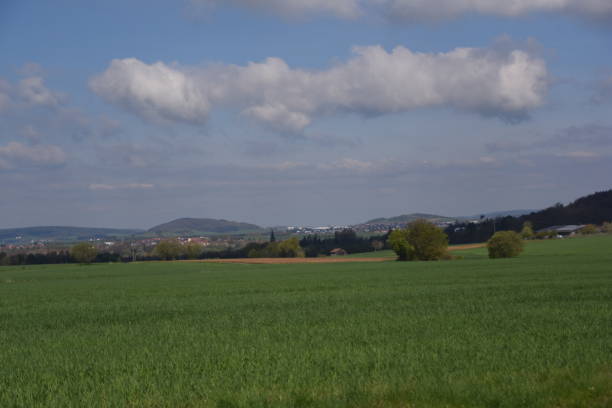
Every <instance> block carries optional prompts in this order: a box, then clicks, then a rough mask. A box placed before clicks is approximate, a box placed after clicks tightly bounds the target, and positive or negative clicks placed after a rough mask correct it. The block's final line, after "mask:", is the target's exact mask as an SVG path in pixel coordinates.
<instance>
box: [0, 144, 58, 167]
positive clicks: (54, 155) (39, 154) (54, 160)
mask: <svg viewBox="0 0 612 408" xmlns="http://www.w3.org/2000/svg"><path fill="white" fill-rule="evenodd" d="M0 159H5V160H6V161H10V162H16V163H23V164H26V165H40V166H53V165H59V164H63V163H65V162H66V153H64V151H63V150H62V149H61V148H60V147H58V146H53V145H34V146H28V145H24V144H22V143H18V142H10V143H8V144H7V145H6V146H0Z"/></svg>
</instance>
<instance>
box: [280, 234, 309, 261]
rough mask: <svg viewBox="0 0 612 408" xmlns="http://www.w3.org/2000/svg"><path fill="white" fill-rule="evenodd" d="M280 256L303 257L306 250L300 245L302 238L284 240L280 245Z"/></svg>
mask: <svg viewBox="0 0 612 408" xmlns="http://www.w3.org/2000/svg"><path fill="white" fill-rule="evenodd" d="M278 251H279V256H280V257H282V258H303V257H304V256H305V254H304V250H303V249H302V247H301V246H300V240H299V239H298V238H297V237H292V238H289V239H286V240H284V241H282V242H281V243H280V244H279V245H278Z"/></svg>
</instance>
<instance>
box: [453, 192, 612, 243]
mask: <svg viewBox="0 0 612 408" xmlns="http://www.w3.org/2000/svg"><path fill="white" fill-rule="evenodd" d="M527 221H529V222H530V223H531V224H532V225H533V229H534V230H536V231H537V230H541V229H543V228H548V227H551V226H557V225H582V224H602V223H604V222H612V190H608V191H600V192H597V193H594V194H590V195H588V196H584V197H581V198H578V199H577V200H576V201H574V202H573V203H571V204H568V205H563V204H561V203H557V204H555V205H553V206H552V207H548V208H546V209H544V210H540V211H535V212H531V213H529V214H524V215H521V216H519V217H512V216H505V217H497V218H496V219H495V221H493V220H492V219H491V218H489V219H485V220H483V221H482V222H479V223H469V222H468V221H467V220H464V221H462V223H460V224H457V225H453V226H451V227H450V228H447V229H446V233H447V234H448V236H449V240H450V243H451V244H467V243H473V242H485V241H487V240H488V239H489V238H490V236H491V235H492V234H493V231H495V230H497V231H502V230H514V231H520V230H521V228H522V227H523V225H524V223H525V222H527Z"/></svg>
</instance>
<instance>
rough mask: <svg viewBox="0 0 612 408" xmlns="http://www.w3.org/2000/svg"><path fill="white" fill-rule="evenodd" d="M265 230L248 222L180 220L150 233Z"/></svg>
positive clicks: (201, 233)
mask: <svg viewBox="0 0 612 408" xmlns="http://www.w3.org/2000/svg"><path fill="white" fill-rule="evenodd" d="M261 231H263V228H261V227H260V226H258V225H254V224H248V223H246V222H236V221H227V220H215V219H211V218H179V219H177V220H174V221H170V222H167V223H165V224H160V225H157V226H155V227H153V228H151V229H150V230H149V231H148V232H149V233H154V234H157V235H164V236H169V235H207V234H240V233H248V232H261Z"/></svg>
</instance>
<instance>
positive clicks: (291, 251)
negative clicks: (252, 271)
mask: <svg viewBox="0 0 612 408" xmlns="http://www.w3.org/2000/svg"><path fill="white" fill-rule="evenodd" d="M247 256H248V257H249V258H303V257H304V256H305V254H304V250H303V249H302V247H301V246H300V241H299V240H298V239H297V238H296V237H292V238H289V239H287V240H285V241H281V242H276V241H274V242H269V243H268V244H266V245H265V246H263V247H261V248H252V249H250V250H249V252H248V254H247Z"/></svg>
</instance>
